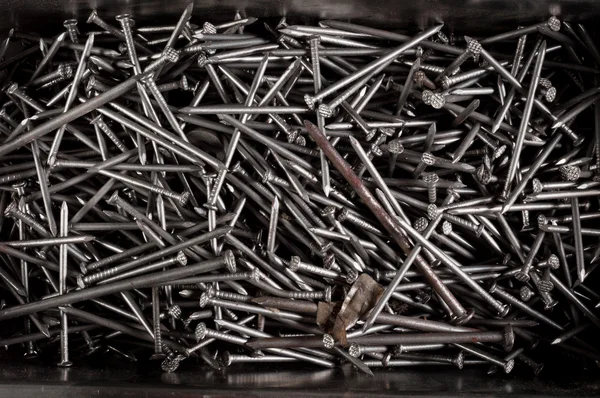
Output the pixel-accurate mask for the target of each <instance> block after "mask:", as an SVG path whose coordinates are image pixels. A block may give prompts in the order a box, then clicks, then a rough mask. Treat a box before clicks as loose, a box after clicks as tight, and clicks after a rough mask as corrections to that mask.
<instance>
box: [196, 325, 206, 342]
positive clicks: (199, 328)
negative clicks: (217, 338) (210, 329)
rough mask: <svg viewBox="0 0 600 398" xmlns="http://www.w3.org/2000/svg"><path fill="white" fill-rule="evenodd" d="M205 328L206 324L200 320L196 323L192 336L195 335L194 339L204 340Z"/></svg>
mask: <svg viewBox="0 0 600 398" xmlns="http://www.w3.org/2000/svg"><path fill="white" fill-rule="evenodd" d="M206 333H207V329H206V324H205V323H204V322H200V323H199V324H198V325H196V329H194V336H195V337H196V341H200V340H204V338H205V337H206Z"/></svg>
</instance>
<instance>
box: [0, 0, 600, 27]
mask: <svg viewBox="0 0 600 398" xmlns="http://www.w3.org/2000/svg"><path fill="white" fill-rule="evenodd" d="M187 4H189V2H188V1H186V0H172V1H163V0H130V1H123V0H87V1H86V0H4V1H3V2H2V5H3V12H2V13H0V28H7V27H9V28H10V27H12V26H18V27H20V28H23V29H33V30H38V31H40V30H43V29H44V27H47V26H50V25H52V24H56V23H59V22H62V21H64V20H65V19H67V18H77V19H79V20H80V21H82V22H83V20H84V19H85V18H87V16H88V15H89V13H90V11H91V10H92V9H94V8H95V9H97V10H98V11H99V12H100V13H101V15H103V16H105V15H117V14H120V13H124V12H128V13H131V14H132V16H133V17H134V18H135V19H136V20H137V21H139V22H151V23H154V24H157V25H160V24H166V23H172V22H174V21H176V19H177V17H178V16H179V14H180V13H181V11H182V10H183V9H184V8H185V6H186V5H187ZM236 11H239V12H240V14H241V15H242V16H254V17H261V18H265V17H280V16H284V15H285V16H287V17H288V18H290V21H297V20H306V19H310V20H315V19H340V20H352V21H354V22H364V23H368V24H369V25H373V26H380V27H381V26H385V27H390V28H394V27H402V28H408V27H415V26H416V27H425V26H431V24H432V23H439V22H444V23H445V24H446V25H447V26H449V27H450V28H452V29H454V30H456V31H457V32H464V31H466V30H468V31H469V32H473V31H474V30H475V31H478V30H486V31H487V32H489V31H499V30H502V29H503V28H514V27H515V26H516V25H517V24H521V25H526V24H528V23H532V22H539V21H542V20H544V19H547V18H548V17H549V16H550V15H557V16H559V17H561V18H563V19H565V20H570V21H580V20H593V19H595V18H597V17H598V16H600V3H598V2H597V1H594V0H581V1H568V0H556V1H552V0H525V1H522V0H467V1H456V0H412V1H406V0H396V1H385V0H379V1H363V0H327V1H322V0H253V1H250V0H196V1H195V4H194V18H193V19H192V20H196V19H200V20H201V22H202V20H206V21H211V22H215V21H217V22H220V21H226V20H230V19H231V18H232V17H233V15H234V13H235V12H236ZM40 15H43V19H40Z"/></svg>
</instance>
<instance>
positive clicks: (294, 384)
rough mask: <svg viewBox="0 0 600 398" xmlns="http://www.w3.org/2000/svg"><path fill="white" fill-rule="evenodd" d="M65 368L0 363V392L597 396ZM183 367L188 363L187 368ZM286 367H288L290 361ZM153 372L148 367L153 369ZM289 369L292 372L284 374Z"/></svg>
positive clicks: (488, 382)
mask: <svg viewBox="0 0 600 398" xmlns="http://www.w3.org/2000/svg"><path fill="white" fill-rule="evenodd" d="M91 362H92V364H90V365H82V364H78V366H75V367H73V368H68V369H65V368H57V367H54V366H43V365H40V364H39V363H37V364H36V363H33V362H32V363H23V360H17V361H15V362H10V363H7V362H0V393H2V396H11V395H13V396H23V397H44V398H55V397H57V398H58V397H60V398H64V397H81V396H128V397H146V398H151V397H164V396H170V397H175V398H179V397H197V396H228V397H232V396H261V397H265V396H267V397H279V396H282V395H283V394H285V395H286V396H288V397H307V396H308V397H365V396H368V397H383V396H393V395H395V396H430V397H448V396H463V395H467V394H468V395H470V396H471V395H473V396H502V397H506V396H511V397H526V396H537V395H540V396H542V395H543V396H557V397H558V396H560V397H564V396H580V397H588V396H589V397H593V396H596V397H597V396H598V395H599V394H600V381H599V380H598V379H597V378H595V377H593V376H591V375H588V376H587V377H586V376H583V375H581V374H580V375H573V376H572V377H569V378H555V377H552V376H546V377H545V378H544V379H536V378H533V377H531V375H524V374H516V375H508V376H507V375H501V374H495V375H493V376H489V375H486V374H485V370H482V369H478V370H476V369H464V370H462V371H460V370H458V369H451V368H448V369H444V370H443V371H442V370H440V369H439V368H437V369H435V368H434V369H429V371H423V369H421V370H418V369H391V370H385V369H374V377H369V376H367V375H365V374H362V373H358V372H356V371H355V370H353V369H351V368H350V367H348V366H344V367H342V368H341V369H325V370H320V369H314V368H312V369H298V367H297V364H296V366H285V365H284V364H282V365H281V366H277V367H276V368H275V367H271V368H269V367H262V366H261V367H260V369H249V368H248V367H244V366H241V365H234V366H231V367H229V368H227V369H225V370H223V371H221V372H216V371H212V370H207V369H206V368H199V367H194V366H186V367H182V369H180V370H179V371H177V372H176V373H161V372H160V371H158V370H152V371H149V370H147V369H146V368H144V367H142V366H136V364H126V363H123V362H120V361H116V363H106V362H102V361H91ZM188 365H189V364H188ZM290 365H291V364H290ZM153 369H156V368H155V367H153ZM292 369H293V370H292Z"/></svg>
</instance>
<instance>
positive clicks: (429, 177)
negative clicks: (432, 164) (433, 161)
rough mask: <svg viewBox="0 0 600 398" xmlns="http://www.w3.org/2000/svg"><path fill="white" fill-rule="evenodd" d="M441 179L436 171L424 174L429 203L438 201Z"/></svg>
mask: <svg viewBox="0 0 600 398" xmlns="http://www.w3.org/2000/svg"><path fill="white" fill-rule="evenodd" d="M439 180H440V178H439V177H438V175H437V174H436V173H427V174H424V175H423V181H424V182H425V183H426V184H427V196H428V198H429V203H435V202H436V201H437V187H436V186H437V183H438V181H439Z"/></svg>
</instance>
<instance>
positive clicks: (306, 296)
mask: <svg viewBox="0 0 600 398" xmlns="http://www.w3.org/2000/svg"><path fill="white" fill-rule="evenodd" d="M290 298H294V299H298V300H320V299H323V298H325V292H324V291H320V292H292V293H290Z"/></svg>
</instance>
